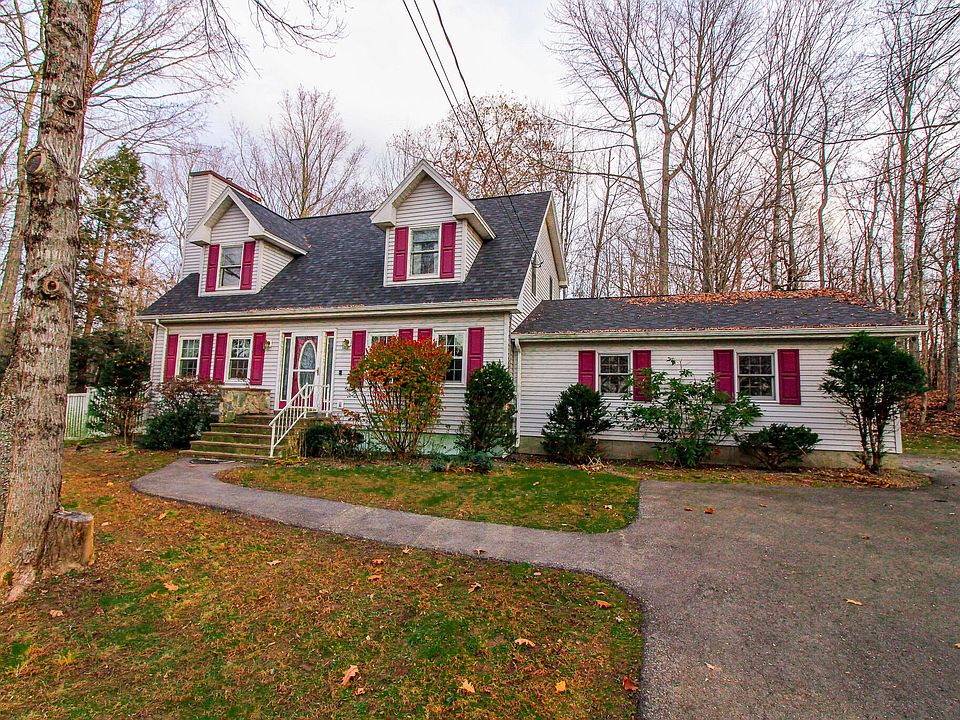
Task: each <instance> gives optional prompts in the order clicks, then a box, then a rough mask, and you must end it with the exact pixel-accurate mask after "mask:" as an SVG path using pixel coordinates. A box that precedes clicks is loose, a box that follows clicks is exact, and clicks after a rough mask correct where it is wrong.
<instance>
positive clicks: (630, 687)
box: [623, 678, 640, 692]
mask: <svg viewBox="0 0 960 720" xmlns="http://www.w3.org/2000/svg"><path fill="white" fill-rule="evenodd" d="M623 689H624V690H626V691H627V692H635V691H637V690H639V689H640V686H639V685H637V683H636V681H634V680H633V678H624V679H623Z"/></svg>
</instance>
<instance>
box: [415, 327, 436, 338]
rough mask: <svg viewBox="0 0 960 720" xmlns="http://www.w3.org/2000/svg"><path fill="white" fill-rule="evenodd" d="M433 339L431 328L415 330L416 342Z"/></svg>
mask: <svg viewBox="0 0 960 720" xmlns="http://www.w3.org/2000/svg"><path fill="white" fill-rule="evenodd" d="M432 339H433V329H432V328H420V329H419V330H417V340H432Z"/></svg>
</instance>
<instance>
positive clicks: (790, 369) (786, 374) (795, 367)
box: [777, 350, 800, 405]
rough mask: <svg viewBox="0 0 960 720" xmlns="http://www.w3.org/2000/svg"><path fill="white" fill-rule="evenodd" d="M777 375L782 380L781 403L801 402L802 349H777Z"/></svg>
mask: <svg viewBox="0 0 960 720" xmlns="http://www.w3.org/2000/svg"><path fill="white" fill-rule="evenodd" d="M777 377H778V378H779V381H780V393H779V394H780V404H781V405H799V404H800V351H799V350H777Z"/></svg>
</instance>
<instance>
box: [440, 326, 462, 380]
mask: <svg viewBox="0 0 960 720" xmlns="http://www.w3.org/2000/svg"><path fill="white" fill-rule="evenodd" d="M437 343H438V344H439V345H440V347H442V348H445V349H446V351H447V352H448V353H449V354H450V365H449V366H448V367H447V375H446V377H445V378H444V379H445V380H446V382H452V383H459V382H463V359H464V334H463V333H462V332H453V333H441V334H439V335H437Z"/></svg>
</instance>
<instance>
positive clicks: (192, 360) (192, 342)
mask: <svg viewBox="0 0 960 720" xmlns="http://www.w3.org/2000/svg"><path fill="white" fill-rule="evenodd" d="M199 365H200V338H183V339H182V340H181V341H180V364H179V367H178V368H177V374H178V375H180V376H182V377H188V376H195V375H196V374H197V368H198V367H199Z"/></svg>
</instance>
